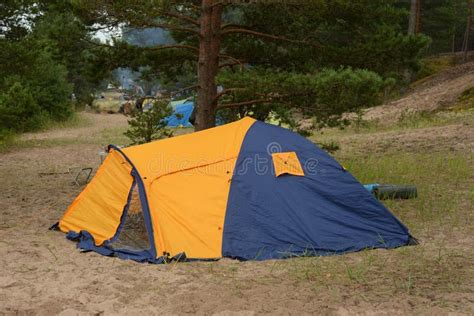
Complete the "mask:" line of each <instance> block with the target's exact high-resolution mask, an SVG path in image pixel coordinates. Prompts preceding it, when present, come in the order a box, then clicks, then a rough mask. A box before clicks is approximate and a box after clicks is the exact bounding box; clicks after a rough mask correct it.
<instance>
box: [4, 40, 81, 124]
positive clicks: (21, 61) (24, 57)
mask: <svg viewBox="0 0 474 316" xmlns="http://www.w3.org/2000/svg"><path fill="white" fill-rule="evenodd" d="M0 59H2V60H8V61H9V62H8V63H2V64H0V73H2V75H3V77H2V78H1V79H0V121H1V122H2V124H1V128H2V129H9V130H11V131H14V132H24V131H32V130H35V129H39V128H41V127H42V126H43V125H44V124H45V123H46V122H47V121H48V120H50V119H51V120H55V121H61V120H65V119H68V118H69V117H70V116H71V114H72V106H71V103H70V94H71V92H72V90H71V86H70V85H69V84H68V83H67V81H66V70H65V68H64V67H63V66H62V65H58V64H57V63H56V62H55V61H54V60H53V59H52V57H51V55H50V53H49V52H48V51H46V50H45V49H44V48H43V47H41V45H39V44H38V43H37V42H36V41H34V40H31V39H30V38H28V37H27V38H24V39H21V40H18V41H14V42H10V41H7V40H4V39H0Z"/></svg>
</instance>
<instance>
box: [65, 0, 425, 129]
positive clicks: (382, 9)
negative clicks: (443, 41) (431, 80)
mask: <svg viewBox="0 0 474 316" xmlns="http://www.w3.org/2000/svg"><path fill="white" fill-rule="evenodd" d="M395 2H396V1H395V0H376V1H374V0H360V1H352V0H318V1H299V2H298V5H294V4H293V3H291V2H289V3H287V2H283V3H281V2H278V3H276V2H272V1H257V2H252V3H251V4H249V3H238V2H229V3H226V5H225V6H224V9H223V10H224V11H223V15H222V24H223V25H226V27H225V28H223V30H222V34H221V43H220V47H221V56H220V64H221V67H220V69H219V74H218V79H217V81H218V83H219V84H220V85H222V86H223V87H224V89H226V90H227V92H226V93H225V95H222V96H221V97H220V98H219V99H218V101H217V103H218V107H217V108H218V117H219V118H220V119H222V120H223V121H231V120H234V119H237V118H239V117H242V116H244V115H251V116H253V117H255V118H257V119H259V120H270V119H271V120H274V121H278V122H280V123H281V124H286V125H287V126H290V127H292V128H295V129H299V128H300V127H301V124H296V123H297V122H296V121H297V120H301V119H303V118H308V117H310V116H316V120H317V122H318V125H321V126H323V125H336V124H339V123H340V118H341V114H342V112H344V111H351V110H356V109H358V108H361V107H365V106H371V105H374V104H378V103H379V102H380V95H381V91H382V89H383V88H384V87H386V86H389V85H390V86H395V85H397V84H399V85H402V84H405V82H404V79H405V76H404V75H405V74H406V71H407V70H411V71H416V70H417V69H419V67H420V64H419V58H420V54H421V53H422V52H423V49H424V48H425V47H426V46H427V45H428V44H429V38H427V37H426V36H424V35H416V36H414V35H411V36H408V35H406V34H405V33H406V28H405V27H404V25H403V24H404V21H406V20H407V15H408V12H407V10H406V8H401V7H397V6H396V5H395ZM74 12H75V13H76V14H77V16H79V17H80V18H81V20H82V21H83V22H84V23H85V24H87V25H89V26H90V27H92V26H94V25H110V26H116V25H119V24H121V23H123V24H124V25H127V26H126V30H128V31H133V30H136V29H143V28H145V29H146V28H147V29H148V30H151V29H153V28H155V29H156V30H157V32H158V31H160V32H161V33H160V34H161V35H162V36H163V38H165V39H166V41H162V43H160V45H157V46H166V45H172V46H173V48H169V47H167V48H166V49H156V48H157V47H151V46H150V45H151V44H150V42H149V41H148V39H146V38H145V39H143V38H140V34H139V33H137V32H126V33H125V35H124V36H123V39H125V40H120V39H115V40H114V42H113V44H114V45H113V49H109V50H108V51H104V52H103V53H104V55H103V57H100V59H99V60H98V62H99V64H100V65H102V66H103V67H112V66H113V65H116V66H121V67H125V66H128V67H130V68H132V69H133V70H138V69H140V70H143V73H142V74H143V76H144V78H146V79H147V80H150V81H152V80H156V79H159V80H160V82H161V83H164V86H167V87H173V84H172V83H173V82H174V83H175V84H176V82H181V83H182V84H181V86H189V85H193V84H196V76H195V74H196V72H197V71H196V70H197V63H196V61H197V58H196V54H199V52H198V51H199V49H198V46H199V45H198V44H199V37H198V36H196V33H198V32H199V26H198V25H196V24H194V23H193V22H192V20H193V19H194V20H196V21H197V20H198V19H199V17H200V14H201V11H200V10H199V9H196V3H194V2H193V1H153V2H150V3H148V2H147V3H145V2H141V3H139V2H123V1H110V2H109V1H107V2H106V1H99V2H90V1H82V0H77V1H74ZM166 12H173V14H178V15H181V17H182V16H183V15H184V16H185V18H184V19H182V18H175V17H174V16H173V15H168V14H166ZM187 19H190V20H191V21H189V20H187ZM160 25H161V28H163V27H164V28H166V29H168V32H163V30H162V29H160ZM163 25H165V26H163ZM236 30H237V31H236ZM238 30H240V31H238ZM242 30H243V32H242ZM262 34H264V35H265V34H266V35H268V36H264V35H263V36H262ZM173 40H174V42H173ZM140 43H141V44H142V47H137V46H134V45H131V44H140ZM178 46H179V47H180V48H178ZM162 48H163V47H162ZM223 65H225V66H223ZM212 79H213V78H211V79H210V80H212ZM229 90H230V91H232V92H231V93H229ZM253 101H254V102H253ZM252 102H253V103H252ZM235 103H239V104H241V103H244V104H243V105H241V106H231V105H230V104H235ZM204 106H209V105H204Z"/></svg>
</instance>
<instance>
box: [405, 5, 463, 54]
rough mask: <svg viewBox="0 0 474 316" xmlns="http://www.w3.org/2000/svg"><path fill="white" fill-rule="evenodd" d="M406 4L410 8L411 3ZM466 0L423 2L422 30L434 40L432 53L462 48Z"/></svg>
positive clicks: (431, 48) (455, 50)
mask: <svg viewBox="0 0 474 316" xmlns="http://www.w3.org/2000/svg"><path fill="white" fill-rule="evenodd" d="M405 6H406V7H407V8H408V7H409V4H408V3H406V4H405ZM466 17H467V1H466V0H423V1H422V3H421V32H422V33H424V34H426V35H428V36H430V37H431V38H432V39H433V40H432V43H431V45H430V46H429V49H428V52H429V53H431V54H436V53H445V52H452V51H454V52H457V51H460V50H461V46H462V42H463V39H464V32H465V29H466Z"/></svg>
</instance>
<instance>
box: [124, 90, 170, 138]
mask: <svg viewBox="0 0 474 316" xmlns="http://www.w3.org/2000/svg"><path fill="white" fill-rule="evenodd" d="M172 113H173V111H172V109H171V106H170V105H169V100H166V99H163V100H158V101H155V102H154V103H153V107H152V108H150V109H149V110H148V111H146V110H143V112H138V113H137V115H136V116H135V117H134V118H133V119H131V120H129V121H128V124H129V129H128V130H127V131H126V132H125V133H124V135H125V136H127V137H128V138H129V139H130V140H131V141H132V144H143V143H149V142H151V141H153V140H156V139H162V138H167V137H171V136H173V132H172V131H171V130H170V129H169V128H167V127H166V126H167V121H166V118H167V117H168V116H170V115H171V114H172Z"/></svg>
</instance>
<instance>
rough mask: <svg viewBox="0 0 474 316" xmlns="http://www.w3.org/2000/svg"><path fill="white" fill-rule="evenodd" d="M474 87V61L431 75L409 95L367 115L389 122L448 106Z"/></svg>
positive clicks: (371, 110) (367, 117)
mask: <svg viewBox="0 0 474 316" xmlns="http://www.w3.org/2000/svg"><path fill="white" fill-rule="evenodd" d="M472 87H474V61H473V62H468V63H465V64H461V65H458V66H456V67H452V68H449V69H447V70H445V71H443V72H442V73H440V74H438V75H436V76H433V77H431V78H427V80H425V81H424V82H423V83H421V84H420V85H418V86H416V87H415V88H414V89H413V90H412V91H411V92H410V93H408V94H407V95H406V96H405V97H403V98H401V99H398V100H395V101H393V102H389V103H387V104H384V105H381V106H377V107H373V108H371V109H369V110H368V111H367V112H366V113H365V116H364V118H365V119H367V120H374V119H377V120H379V121H380V122H382V123H385V124H388V123H392V122H394V121H396V120H397V119H399V118H400V116H402V115H403V114H407V113H410V112H421V111H428V112H429V111H433V110H437V109H440V108H443V107H448V106H449V105H451V104H452V103H453V102H455V101H456V100H457V98H458V97H459V96H460V95H461V93H463V92H464V91H466V90H467V89H469V88H472Z"/></svg>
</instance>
